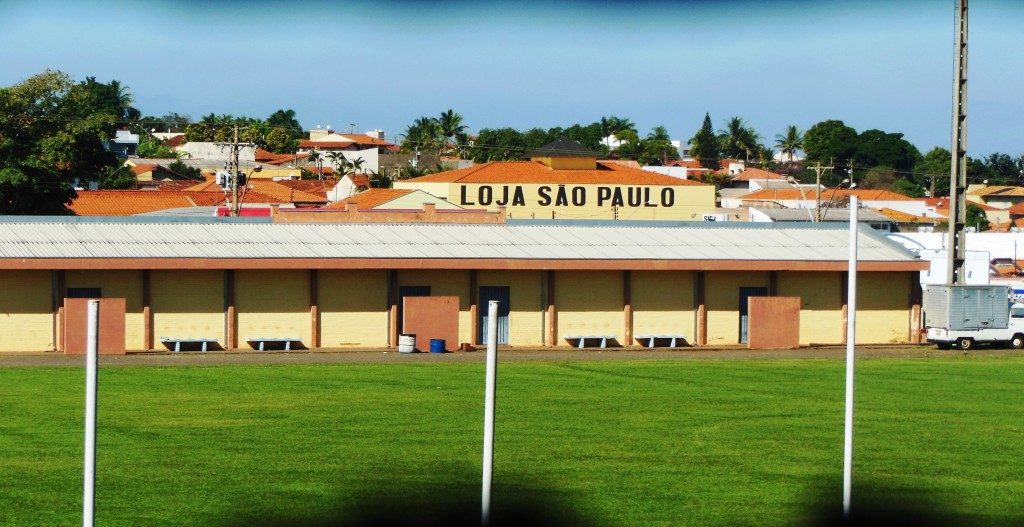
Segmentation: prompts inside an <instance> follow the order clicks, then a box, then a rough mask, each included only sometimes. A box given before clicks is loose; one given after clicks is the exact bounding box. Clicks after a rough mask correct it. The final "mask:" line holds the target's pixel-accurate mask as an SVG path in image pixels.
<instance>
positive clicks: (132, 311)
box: [65, 270, 146, 350]
mask: <svg viewBox="0 0 1024 527" xmlns="http://www.w3.org/2000/svg"><path fill="white" fill-rule="evenodd" d="M65 283H66V284H67V287H68V288H71V287H98V288H100V290H101V291H100V293H101V295H102V296H103V298H123V299H125V308H124V309H125V313H124V333H125V335H124V346H125V349H129V350H141V349H145V348H146V341H145V324H146V322H145V320H144V319H143V317H142V271H102V270H86V271H66V272H65Z"/></svg>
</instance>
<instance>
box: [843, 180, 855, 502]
mask: <svg viewBox="0 0 1024 527" xmlns="http://www.w3.org/2000/svg"><path fill="white" fill-rule="evenodd" d="M857 228H858V224H857V197H856V196H850V268H849V272H848V273H847V292H846V302H847V308H846V309H847V323H846V419H845V424H844V439H843V517H844V518H849V517H850V497H851V494H852V490H853V365H854V353H855V352H854V350H855V348H856V340H857Z"/></svg>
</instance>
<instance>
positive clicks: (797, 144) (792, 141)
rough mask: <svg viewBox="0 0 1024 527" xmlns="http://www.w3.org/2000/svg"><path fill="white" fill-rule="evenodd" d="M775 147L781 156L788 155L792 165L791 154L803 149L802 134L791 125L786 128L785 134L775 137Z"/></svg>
mask: <svg viewBox="0 0 1024 527" xmlns="http://www.w3.org/2000/svg"><path fill="white" fill-rule="evenodd" d="M775 146H777V147H779V150H780V151H781V152H782V153H783V154H789V162H790V163H792V162H793V154H795V153H796V151H797V150H799V149H801V148H803V147H804V133H803V132H801V131H800V129H799V128H797V127H796V125H795V124H791V125H789V126H787V127H786V133H784V134H779V135H776V136H775Z"/></svg>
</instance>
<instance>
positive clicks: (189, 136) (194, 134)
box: [185, 123, 213, 143]
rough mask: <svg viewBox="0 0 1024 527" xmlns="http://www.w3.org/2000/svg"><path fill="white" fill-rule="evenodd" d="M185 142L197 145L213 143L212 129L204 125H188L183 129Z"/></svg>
mask: <svg viewBox="0 0 1024 527" xmlns="http://www.w3.org/2000/svg"><path fill="white" fill-rule="evenodd" d="M185 140H186V141H188V142H199V143H205V142H209V141H213V128H210V126H208V125H205V124H199V123H193V124H190V125H188V126H186V127H185Z"/></svg>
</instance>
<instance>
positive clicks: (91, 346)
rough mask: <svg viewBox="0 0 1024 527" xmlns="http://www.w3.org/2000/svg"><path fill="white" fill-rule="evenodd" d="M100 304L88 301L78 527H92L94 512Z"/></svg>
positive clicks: (96, 301)
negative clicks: (82, 460)
mask: <svg viewBox="0 0 1024 527" xmlns="http://www.w3.org/2000/svg"><path fill="white" fill-rule="evenodd" d="M99 322H100V301H99V300H90V301H89V312H88V319H87V327H86V330H85V331H86V350H85V351H86V353H85V467H84V471H83V472H84V475H83V484H84V485H83V489H82V526H83V527H93V525H94V524H95V512H96V373H97V371H96V370H97V366H98V365H99V360H98V359H97V355H98V353H99V349H98V348H99Z"/></svg>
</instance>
